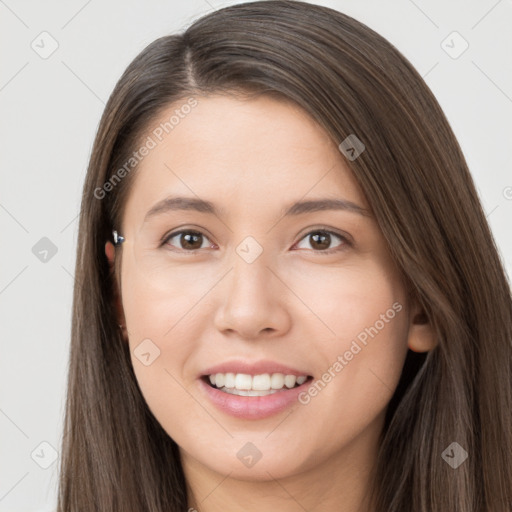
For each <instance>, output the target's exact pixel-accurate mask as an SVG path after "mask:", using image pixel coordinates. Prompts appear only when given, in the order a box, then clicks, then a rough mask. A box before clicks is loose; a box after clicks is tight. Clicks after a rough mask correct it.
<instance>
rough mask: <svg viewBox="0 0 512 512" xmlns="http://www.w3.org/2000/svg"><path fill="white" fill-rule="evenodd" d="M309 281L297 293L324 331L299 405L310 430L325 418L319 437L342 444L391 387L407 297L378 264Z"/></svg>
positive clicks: (402, 345)
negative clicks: (315, 367) (318, 363)
mask: <svg viewBox="0 0 512 512" xmlns="http://www.w3.org/2000/svg"><path fill="white" fill-rule="evenodd" d="M313 278H314V275H313V274H310V275H309V279H310V281H311V282H309V283H308V282H306V280H304V279H303V280H302V283H303V289H302V290H301V291H299V293H303V294H304V296H305V297H308V304H309V305H310V307H311V309H312V310H313V311H314V313H315V315H316V318H318V319H319V320H321V322H319V321H318V320H314V318H313V317H312V320H311V321H310V324H311V325H313V323H315V322H316V325H317V326H320V327H321V328H322V332H323V333H324V335H323V336H322V341H321V342H319V343H317V346H316V347H315V351H316V352H317V354H319V355H318V360H319V361H321V367H320V368H319V369H318V374H317V375H315V377H316V381H315V382H316V384H315V382H314V383H313V385H312V386H311V387H310V388H309V389H308V392H307V394H305V395H303V397H302V400H301V403H302V404H303V405H304V407H305V408H306V409H308V408H309V409H310V410H309V411H308V413H307V414H306V421H307V422H308V423H309V422H310V424H309V425H308V428H309V429H310V430H313V431H315V429H317V428H318V423H317V420H316V419H315V418H319V417H322V416H323V417H324V419H325V420H324V422H323V424H322V432H323V433H322V435H325V436H327V437H329V436H331V439H338V440H341V437H343V436H341V435H340V432H345V434H346V435H350V434H349V433H357V432H360V431H361V430H362V429H364V428H365V426H367V425H368V424H369V423H370V422H372V421H373V420H375V418H376V417H377V415H379V414H380V413H382V412H383V410H384V409H385V407H386V406H387V404H388V403H389V400H390V399H391V397H392V395H393V393H394V391H395V389H396V385H397V384H398V380H399V378H400V374H401V371H402V368H403V363H404V360H405V356H406V353H407V333H408V318H407V308H406V303H405V295H404V291H403V288H402V286H401V285H400V281H399V280H398V277H397V275H396V274H395V273H394V272H393V270H392V268H385V267H383V266H382V264H381V262H378V263H377V262H376V263H371V262H367V264H365V265H364V268H363V266H360V267H357V268H356V267H352V268H349V267H346V268H344V269H336V270H335V271H332V273H331V274H330V275H327V276H326V278H325V279H323V280H322V281H321V282H319V281H318V280H316V284H315V283H314V281H315V280H314V279H313ZM314 284H315V285H314ZM313 285H314V286H313ZM306 290H307V292H308V293H307V295H306ZM325 326H328V329H327V327H325ZM324 327H325V328H324ZM326 411H328V412H326ZM345 434H344V435H345ZM345 441H346V439H345Z"/></svg>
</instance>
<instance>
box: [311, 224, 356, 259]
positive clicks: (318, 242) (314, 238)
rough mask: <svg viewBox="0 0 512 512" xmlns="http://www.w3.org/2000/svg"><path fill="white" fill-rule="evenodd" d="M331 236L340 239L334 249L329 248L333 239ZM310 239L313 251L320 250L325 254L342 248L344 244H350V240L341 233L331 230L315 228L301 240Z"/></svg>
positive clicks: (344, 246)
mask: <svg viewBox="0 0 512 512" xmlns="http://www.w3.org/2000/svg"><path fill="white" fill-rule="evenodd" d="M333 237H334V238H337V239H339V240H341V243H340V244H338V246H337V247H335V248H334V249H332V248H330V245H331V243H332V241H333ZM308 239H309V240H310V242H309V243H310V246H311V248H312V249H313V250H314V251H315V252H322V253H325V254H330V253H332V252H336V251H339V250H343V249H344V248H346V246H348V245H350V242H349V241H348V240H347V239H346V238H345V237H344V236H342V235H339V234H337V233H333V232H332V231H327V230H320V229H319V230H315V231H311V232H309V233H308V234H307V235H306V236H305V237H304V238H303V239H302V240H308Z"/></svg>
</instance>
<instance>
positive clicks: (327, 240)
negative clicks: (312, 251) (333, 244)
mask: <svg viewBox="0 0 512 512" xmlns="http://www.w3.org/2000/svg"><path fill="white" fill-rule="evenodd" d="M310 236H311V237H312V238H313V240H314V244H312V245H313V246H314V245H315V244H317V243H318V239H319V238H323V239H324V242H323V244H322V243H320V249H326V248H328V247H329V243H330V240H331V235H330V234H329V233H314V234H312V235H310Z"/></svg>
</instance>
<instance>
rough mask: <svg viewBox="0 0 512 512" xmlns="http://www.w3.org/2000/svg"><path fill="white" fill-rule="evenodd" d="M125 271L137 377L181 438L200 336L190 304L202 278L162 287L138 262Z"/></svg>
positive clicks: (154, 406)
mask: <svg viewBox="0 0 512 512" xmlns="http://www.w3.org/2000/svg"><path fill="white" fill-rule="evenodd" d="M123 270H125V274H124V275H123V292H122V297H123V309H124V314H125V318H126V326H127V330H128V337H129V346H130V354H131V360H132V365H133V369H134V373H135V377H136V379H137V382H138V384H139V387H140V390H141V392H142V394H143V396H144V399H145V401H146V403H147V405H148V407H149V409H150V410H151V411H152V413H153V414H154V416H155V417H156V418H157V419H158V420H159V422H160V423H161V424H162V425H163V426H166V427H167V426H170V427H171V428H172V429H175V430H173V431H172V432H168V433H169V435H171V436H174V435H177V436H178V437H179V435H180V431H181V428H182V425H183V423H184V422H183V421H181V420H180V418H181V416H182V414H183V411H185V410H190V408H191V406H193V402H191V398H190V394H189V393H188V392H187V391H186V390H185V387H184V386H185V385H186V378H189V374H190V370H189V368H190V363H191V361H192V357H193V355H194V354H195V353H197V351H198V350H199V346H198V345H199V340H201V336H200V334H199V330H200V327H201V323H200V322H199V321H196V320H195V319H196V314H197V313H199V312H200V309H201V308H200V307H196V308H194V304H196V303H197V301H198V297H201V296H202V295H203V294H204V289H203V288H204V283H203V286H201V284H200V282H197V281H196V283H191V282H190V281H189V282H188V285H187V282H181V281H182V280H180V279H176V280H175V283H174V284H175V286H173V287H169V286H162V285H160V284H159V283H158V282H150V281H148V279H146V278H145V276H144V275H143V273H141V272H140V270H139V269H137V268H136V265H129V264H127V265H126V267H125V268H124V269H123ZM198 306H199V305H198ZM195 326H197V327H195ZM196 328H197V333H196V332H195V329H196ZM190 427H191V426H190V425H188V427H187V428H190ZM176 429H177V431H176ZM183 434H184V432H182V435H183Z"/></svg>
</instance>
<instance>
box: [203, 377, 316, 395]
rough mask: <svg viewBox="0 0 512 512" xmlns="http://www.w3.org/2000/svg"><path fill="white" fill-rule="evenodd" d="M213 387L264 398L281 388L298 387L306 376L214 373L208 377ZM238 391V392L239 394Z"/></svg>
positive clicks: (304, 380)
mask: <svg viewBox="0 0 512 512" xmlns="http://www.w3.org/2000/svg"><path fill="white" fill-rule="evenodd" d="M209 380H210V383H211V384H212V385H213V386H216V387H217V388H219V389H221V390H222V391H225V392H226V393H234V394H237V395H241V396H264V395H268V394H270V393H275V392H276V391H279V390H282V389H283V388H285V387H286V388H288V389H291V388H293V387H295V384H298V385H299V386H300V385H301V384H304V382H306V380H307V376H306V375H301V376H299V377H297V376H296V375H284V374H282V373H273V374H272V375H270V374H269V373H263V374H260V375H254V376H252V375H248V374H246V373H236V374H235V373H216V374H213V375H209ZM239 391H240V392H239Z"/></svg>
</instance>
